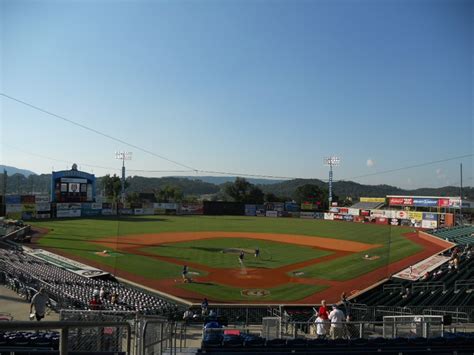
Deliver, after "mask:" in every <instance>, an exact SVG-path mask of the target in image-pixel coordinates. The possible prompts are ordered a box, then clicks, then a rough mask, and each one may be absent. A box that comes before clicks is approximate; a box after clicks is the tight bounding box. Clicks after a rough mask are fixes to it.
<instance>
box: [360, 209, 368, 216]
mask: <svg viewBox="0 0 474 355" xmlns="http://www.w3.org/2000/svg"><path fill="white" fill-rule="evenodd" d="M360 215H361V216H370V210H360Z"/></svg>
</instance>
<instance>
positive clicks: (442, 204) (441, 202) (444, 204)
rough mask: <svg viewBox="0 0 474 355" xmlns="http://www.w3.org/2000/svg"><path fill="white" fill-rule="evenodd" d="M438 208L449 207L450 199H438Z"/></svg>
mask: <svg viewBox="0 0 474 355" xmlns="http://www.w3.org/2000/svg"><path fill="white" fill-rule="evenodd" d="M438 207H449V198H440V199H438Z"/></svg>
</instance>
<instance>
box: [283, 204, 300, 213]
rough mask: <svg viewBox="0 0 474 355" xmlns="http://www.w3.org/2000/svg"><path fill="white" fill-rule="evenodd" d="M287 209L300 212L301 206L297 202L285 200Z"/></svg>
mask: <svg viewBox="0 0 474 355" xmlns="http://www.w3.org/2000/svg"><path fill="white" fill-rule="evenodd" d="M285 210H286V211H288V212H299V210H300V206H299V205H298V204H297V203H295V202H285Z"/></svg>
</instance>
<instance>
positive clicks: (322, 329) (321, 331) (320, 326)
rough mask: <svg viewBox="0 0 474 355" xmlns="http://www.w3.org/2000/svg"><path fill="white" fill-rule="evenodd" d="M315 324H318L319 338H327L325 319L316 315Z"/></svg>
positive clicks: (317, 333) (317, 332)
mask: <svg viewBox="0 0 474 355" xmlns="http://www.w3.org/2000/svg"><path fill="white" fill-rule="evenodd" d="M314 325H315V326H316V337H317V338H318V339H325V338H326V324H325V322H324V320H323V319H322V318H321V317H320V316H319V314H318V315H317V317H316V320H315V321H314Z"/></svg>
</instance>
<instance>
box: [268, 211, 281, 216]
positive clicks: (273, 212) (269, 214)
mask: <svg viewBox="0 0 474 355" xmlns="http://www.w3.org/2000/svg"><path fill="white" fill-rule="evenodd" d="M265 216H266V217H278V211H267V212H266V214H265Z"/></svg>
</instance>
